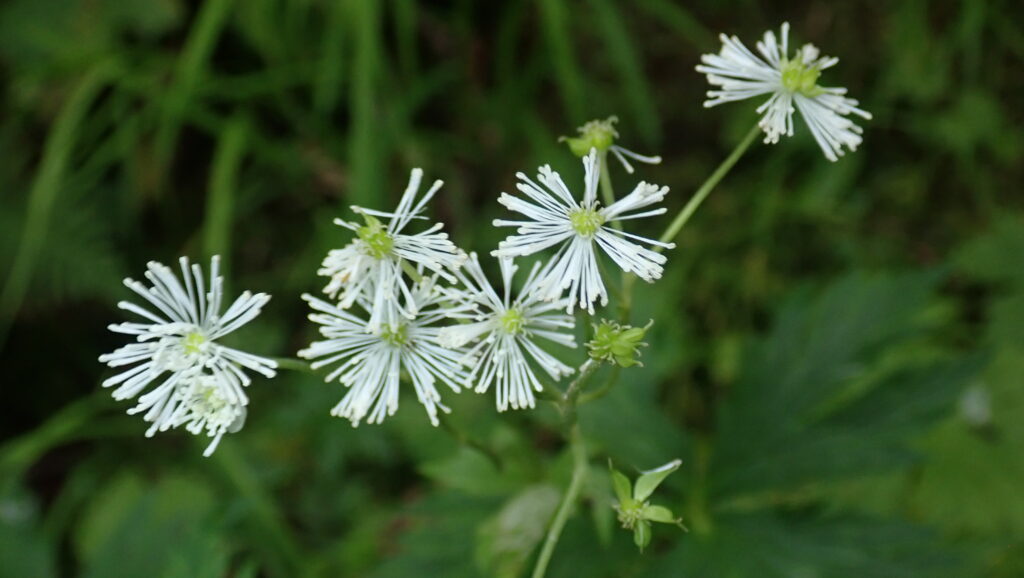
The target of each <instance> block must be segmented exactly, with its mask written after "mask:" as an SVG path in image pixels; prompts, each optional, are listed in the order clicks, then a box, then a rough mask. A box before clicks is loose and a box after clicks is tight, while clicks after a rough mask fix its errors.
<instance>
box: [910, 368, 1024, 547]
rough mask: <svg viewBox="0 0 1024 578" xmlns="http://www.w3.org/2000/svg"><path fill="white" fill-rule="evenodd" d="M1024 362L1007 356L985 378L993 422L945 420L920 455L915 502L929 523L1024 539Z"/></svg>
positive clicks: (917, 508)
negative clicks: (923, 461)
mask: <svg viewBox="0 0 1024 578" xmlns="http://www.w3.org/2000/svg"><path fill="white" fill-rule="evenodd" d="M1022 376H1024V358H1022V357H1021V356H1020V354H1019V353H1017V352H1011V351H1005V352H1004V353H1003V354H1002V355H1000V356H999V357H998V358H997V359H996V360H995V362H994V363H993V364H992V367H991V368H990V370H989V371H988V372H987V373H986V375H985V378H984V380H983V381H982V382H981V383H983V384H984V386H985V388H986V390H987V391H988V392H989V395H990V396H991V397H990V399H989V400H988V404H989V411H990V412H991V418H990V419H991V421H990V422H988V423H971V421H973V420H971V421H968V419H966V418H967V417H968V416H966V415H963V414H961V415H959V416H956V417H951V418H950V419H948V420H946V421H945V422H944V423H943V424H942V425H941V427H939V428H938V429H937V430H936V431H935V432H934V433H932V434H931V435H929V436H928V437H927V439H926V440H925V442H924V444H923V446H922V450H923V451H926V452H928V454H929V456H930V457H931V459H930V460H929V461H928V462H927V463H926V464H925V465H924V466H923V468H922V470H921V472H920V482H919V486H918V487H917V488H916V491H915V495H914V497H913V503H914V505H915V509H916V511H918V512H919V514H920V515H921V516H922V517H923V518H924V519H926V520H927V521H929V522H932V523H934V524H936V525H938V526H940V527H943V528H947V529H949V530H951V531H956V532H982V533H987V534H990V535H992V536H1000V537H1005V536H1008V535H1012V536H1017V537H1024V499H1021V494H1020V482H1021V480H1024V419H1021V416H1022V415H1024V387H1022V383H1024V381H1022Z"/></svg>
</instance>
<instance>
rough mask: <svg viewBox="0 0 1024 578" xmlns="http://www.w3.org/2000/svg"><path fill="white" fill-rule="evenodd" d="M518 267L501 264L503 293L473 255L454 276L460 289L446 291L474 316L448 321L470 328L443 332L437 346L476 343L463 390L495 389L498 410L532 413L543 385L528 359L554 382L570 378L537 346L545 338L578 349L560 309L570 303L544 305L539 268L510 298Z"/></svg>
mask: <svg viewBox="0 0 1024 578" xmlns="http://www.w3.org/2000/svg"><path fill="white" fill-rule="evenodd" d="M516 269H517V267H516V266H515V265H514V264H513V263H512V260H511V259H502V260H501V276H502V285H503V288H504V289H503V292H502V294H501V296H499V295H498V292H497V291H495V290H494V287H493V286H492V285H491V283H490V281H488V280H487V277H486V276H485V275H484V273H483V270H482V269H481V268H480V261H479V260H478V258H477V256H476V254H475V253H473V254H471V255H470V258H469V260H468V261H466V264H465V265H464V266H463V268H462V270H461V271H460V272H459V273H458V277H459V280H460V281H461V283H462V286H463V287H464V289H449V290H447V294H448V295H450V296H451V297H452V298H453V301H456V302H461V303H466V304H469V306H470V307H471V308H472V311H466V312H464V313H461V314H457V315H452V314H449V317H455V318H460V317H461V318H463V319H466V320H469V321H470V322H469V323H463V324H459V325H452V326H449V327H445V328H444V329H442V330H441V331H440V333H439V334H438V342H439V343H441V344H442V345H444V346H446V347H464V346H466V345H469V344H474V343H475V344H474V345H473V346H472V349H470V354H471V355H474V356H476V360H475V363H474V364H473V369H472V371H470V373H469V374H468V375H467V376H466V381H465V384H466V387H469V386H470V384H472V383H475V384H476V386H475V390H476V391H477V392H479V393H484V392H486V391H487V390H488V389H490V387H491V385H492V384H494V385H495V394H496V404H497V408H498V411H505V410H506V409H508V408H509V407H512V409H525V408H528V407H529V408H532V407H534V405H535V398H534V394H533V392H534V391H541V390H542V389H543V386H542V385H541V383H540V380H538V379H537V376H536V374H535V373H534V371H533V368H532V367H531V366H530V362H529V360H531V359H532V360H533V361H534V362H535V363H536V364H537V365H539V366H540V368H541V369H543V370H544V372H545V373H547V374H548V375H549V376H551V378H552V379H555V380H558V379H561V378H562V377H564V376H566V375H569V374H570V373H572V372H573V369H572V368H571V367H569V366H568V365H566V364H564V363H562V362H561V361H559V360H558V359H556V358H555V357H554V356H552V355H551V354H550V353H548V352H546V351H544V350H543V349H541V348H540V347H539V346H538V345H537V343H536V341H537V338H543V339H546V340H548V341H552V342H555V343H558V344H559V345H563V346H565V347H576V342H575V340H574V339H573V334H572V332H573V328H574V327H575V320H574V318H573V317H572V316H571V315H567V314H565V312H564V310H565V309H566V308H567V307H568V306H569V302H568V299H557V300H554V301H542V300H541V299H540V293H539V292H538V291H536V290H535V289H536V285H537V281H538V279H540V275H539V273H540V263H536V264H535V265H534V267H533V269H532V270H531V271H530V275H529V276H528V277H527V279H526V284H525V285H524V286H523V290H522V291H521V292H520V293H519V296H518V297H516V298H515V299H512V298H511V284H512V277H513V275H514V274H515V272H516Z"/></svg>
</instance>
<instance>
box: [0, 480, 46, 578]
mask: <svg viewBox="0 0 1024 578" xmlns="http://www.w3.org/2000/svg"><path fill="white" fill-rule="evenodd" d="M0 560H3V563H2V564H0V578H25V577H29V576H31V577H32V578H50V577H51V576H53V577H55V576H57V568H56V566H55V564H54V562H55V561H56V557H55V556H54V551H53V546H52V545H51V544H50V543H49V542H48V540H46V538H45V536H44V534H43V532H42V531H41V530H40V526H39V506H38V504H36V502H35V500H34V499H33V498H32V496H31V495H30V494H28V493H27V492H25V491H24V490H21V489H20V488H5V489H4V493H3V494H2V495H0Z"/></svg>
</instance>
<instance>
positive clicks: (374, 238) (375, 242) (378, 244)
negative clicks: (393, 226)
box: [356, 214, 395, 259]
mask: <svg viewBox="0 0 1024 578" xmlns="http://www.w3.org/2000/svg"><path fill="white" fill-rule="evenodd" d="M363 220H364V221H366V224H365V225H363V226H362V227H359V229H358V230H357V231H356V236H358V237H359V238H360V239H361V240H362V241H363V242H364V243H366V248H367V251H368V252H369V254H370V256H371V257H373V258H374V259H383V258H384V257H387V256H388V255H390V254H391V249H393V248H394V246H395V240H394V239H392V238H391V235H389V234H388V231H387V229H385V228H384V225H382V224H381V222H380V220H378V219H377V218H375V217H372V216H370V215H365V214H364V215H363Z"/></svg>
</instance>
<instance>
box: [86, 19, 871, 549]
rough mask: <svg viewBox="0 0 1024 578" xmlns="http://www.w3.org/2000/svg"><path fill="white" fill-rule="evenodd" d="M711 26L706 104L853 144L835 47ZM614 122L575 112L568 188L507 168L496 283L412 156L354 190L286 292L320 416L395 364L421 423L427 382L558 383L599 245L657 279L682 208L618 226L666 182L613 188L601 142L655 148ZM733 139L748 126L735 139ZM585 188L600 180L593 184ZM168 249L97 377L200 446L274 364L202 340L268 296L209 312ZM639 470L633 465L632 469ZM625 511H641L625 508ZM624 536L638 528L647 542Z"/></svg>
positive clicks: (483, 385)
mask: <svg viewBox="0 0 1024 578" xmlns="http://www.w3.org/2000/svg"><path fill="white" fill-rule="evenodd" d="M721 38H722V43H723V47H722V49H721V51H720V52H719V53H718V54H707V55H704V56H703V57H702V58H701V64H700V65H699V66H697V70H698V71H700V72H702V73H705V74H706V75H707V79H708V82H709V83H710V84H711V85H712V86H714V87H716V88H715V89H713V90H711V91H709V92H708V100H707V101H706V102H705V106H708V107H711V106H716V105H718V104H721V103H724V102H730V101H735V100H744V99H747V98H752V97H758V96H762V95H767V96H768V99H767V101H765V102H764V103H763V104H761V105H760V107H759V108H758V109H757V111H758V113H760V114H761V115H762V116H761V118H760V120H759V122H758V125H759V127H760V128H761V130H763V131H764V133H765V142H768V143H776V142H778V141H779V140H780V138H781V136H782V135H786V136H790V135H792V134H793V112H794V111H795V110H799V111H800V112H801V114H802V116H803V118H804V119H805V121H806V123H807V126H808V128H809V129H810V132H811V134H812V135H813V137H814V138H815V140H816V141H817V143H818V145H819V146H820V147H821V149H822V151H824V153H825V156H826V157H827V158H828V159H830V160H833V161H834V160H836V159H838V157H839V156H841V155H843V154H844V149H849V150H851V151H852V150H854V149H856V147H857V146H858V145H859V144H860V143H861V140H862V139H861V133H862V130H861V128H860V127H859V126H857V125H856V124H854V123H853V122H852V121H851V120H850V119H849V118H848V117H849V116H850V115H851V114H852V115H857V116H860V117H862V118H865V119H870V118H871V115H870V114H868V113H867V112H865V111H864V110H862V109H860V108H858V103H857V101H856V100H853V99H851V98H848V97H847V96H846V89H844V88H828V87H822V86H819V85H818V78H819V77H820V75H821V73H822V71H824V70H825V69H827V68H830V67H832V66H834V65H835V64H836V63H837V62H838V60H837V59H836V58H830V57H824V56H821V55H820V53H819V51H818V49H817V48H815V47H814V46H813V45H810V44H807V45H804V46H803V47H801V48H800V49H798V50H797V51H796V52H795V53H794V54H793V55H792V56H790V52H789V25H788V24H783V25H782V30H781V35H780V38H777V37H776V36H775V34H774V33H773V32H770V31H769V32H766V33H765V34H764V37H763V39H762V41H761V42H758V43H757V51H758V52H759V53H760V56H758V55H756V54H754V53H753V52H751V51H750V50H749V49H748V48H747V47H746V46H745V45H744V44H743V43H742V42H741V41H740V40H739V39H738V38H736V37H734V36H733V37H728V36H724V35H723V36H722V37H721ZM617 121H618V119H617V118H615V117H614V116H613V117H608V118H606V119H604V120H594V121H591V122H588V123H586V124H584V125H583V126H582V127H580V128H579V129H578V136H576V137H571V138H563V140H564V141H565V142H566V143H567V145H568V147H569V149H570V151H571V152H573V153H574V154H575V155H576V156H578V157H580V158H581V159H582V164H583V173H584V178H583V185H582V190H581V191H580V192H579V194H577V193H574V192H573V189H571V188H570V187H569V186H568V185H567V184H566V183H565V181H564V180H563V179H562V177H561V175H559V174H558V173H557V172H555V171H554V170H553V169H552V168H551V167H550V166H548V165H544V166H542V167H540V168H539V169H538V170H537V174H536V176H535V177H534V178H530V177H529V176H527V175H525V174H523V173H517V175H516V177H517V181H518V182H517V183H516V189H517V191H518V193H519V194H509V193H504V192H503V193H501V195H500V196H499V197H498V199H497V201H498V203H500V204H501V205H503V206H504V207H505V208H507V209H508V210H509V211H512V212H513V213H517V214H518V216H517V217H516V218H515V219H496V220H494V221H493V224H494V226H496V227H511V228H512V229H514V231H513V232H512V233H511V234H509V235H508V236H507V237H506V238H505V239H504V240H502V241H501V242H500V243H499V244H498V246H497V248H496V249H495V250H493V251H491V252H490V255H491V256H493V257H495V258H497V261H498V263H497V266H496V269H498V270H499V271H500V275H501V286H500V287H496V286H495V285H492V283H491V282H490V281H489V280H488V278H487V275H486V274H485V272H484V269H485V268H484V264H483V263H481V261H480V258H479V257H478V255H477V254H475V253H467V252H466V251H463V250H462V249H460V248H458V247H457V246H456V245H455V244H454V243H452V241H451V240H450V239H449V238H448V235H447V233H445V232H444V231H443V228H444V227H443V225H442V224H441V223H431V222H430V220H429V218H428V217H427V215H426V213H427V207H428V205H429V203H430V201H431V200H432V199H433V198H434V197H435V195H437V193H438V192H439V191H440V190H441V187H442V185H443V183H442V181H440V180H437V181H434V183H433V184H432V185H431V186H430V187H429V188H428V189H427V190H426V191H425V192H422V194H421V189H422V188H423V187H422V185H423V171H422V170H421V169H413V170H412V173H411V175H410V177H409V182H408V185H407V186H406V188H405V191H404V192H403V194H402V196H401V198H400V200H399V202H398V205H397V207H395V209H394V211H392V212H386V211H381V210H375V209H369V208H365V207H358V206H353V207H352V212H353V214H354V215H356V218H355V219H354V220H343V219H335V221H334V222H335V224H337V225H339V226H340V227H342V228H344V229H347V230H349V231H351V233H352V234H353V237H352V239H351V241H350V242H348V244H347V245H344V246H343V247H341V248H339V249H335V250H332V251H330V252H329V253H328V254H327V256H326V257H325V258H324V260H323V262H322V265H321V267H320V269H319V270H318V271H317V273H318V274H319V275H321V276H324V277H326V278H327V283H326V285H325V286H324V288H323V296H321V297H314V296H312V295H308V294H307V295H303V299H305V300H306V301H307V302H308V304H309V306H310V308H311V309H312V313H310V315H309V319H310V320H311V321H313V322H314V323H316V324H317V325H318V326H319V331H320V334H321V336H322V339H321V340H319V341H315V342H313V343H311V344H310V345H309V346H308V347H306V348H304V349H302V350H301V351H299V356H300V357H302V358H304V359H308V360H310V362H311V363H310V365H311V367H312V368H313V369H314V370H317V369H321V368H329V369H328V371H327V373H326V376H325V379H326V381H338V382H340V383H341V384H343V385H344V386H345V387H346V388H347V392H346V394H345V395H344V397H343V398H342V399H341V401H340V402H339V403H338V404H337V405H335V406H334V408H333V409H332V410H331V413H332V415H335V416H339V417H344V418H346V419H348V420H349V421H351V422H352V424H353V425H359V424H360V423H361V422H363V421H366V422H369V423H380V422H381V421H383V420H384V419H385V418H386V417H388V416H390V415H393V414H394V413H395V412H396V411H397V410H398V405H399V397H400V383H401V380H402V378H403V376H405V377H407V379H408V381H409V382H411V383H412V387H413V389H414V391H415V393H416V397H417V399H418V400H419V402H420V403H421V404H422V405H423V407H424V408H425V410H426V413H427V416H428V418H429V420H430V421H431V423H433V424H434V425H438V424H439V423H440V421H439V420H440V416H441V414H443V413H447V412H448V411H450V410H449V408H448V406H447V405H445V403H444V401H443V399H442V392H443V391H445V390H450V391H451V392H459V391H461V390H463V389H472V390H474V391H476V392H480V393H484V392H488V391H490V390H491V389H492V388H493V389H494V391H495V398H496V406H497V409H498V410H499V411H505V410H507V409H509V408H512V409H524V408H532V407H534V405H535V403H536V398H535V394H536V393H537V392H541V391H543V390H544V389H545V387H546V383H550V382H547V380H551V381H555V382H557V381H558V380H561V379H563V378H565V377H566V376H568V375H570V374H572V373H573V372H574V370H573V368H572V367H570V366H569V365H567V364H566V363H565V362H564V361H562V360H561V359H559V357H558V356H556V355H555V354H553V353H552V352H549V351H548V350H547V349H546V347H547V346H549V345H552V344H554V345H558V346H560V347H562V348H575V347H576V340H575V337H574V335H575V327H576V323H575V317H574V316H573V313H574V311H575V310H576V309H577V308H579V309H580V310H584V311H586V312H588V313H590V314H594V312H595V307H597V306H602V307H603V306H606V305H607V304H608V300H609V291H608V288H607V287H606V285H605V279H604V276H605V273H604V267H603V265H604V264H605V262H606V261H610V262H611V263H614V264H615V265H616V266H617V267H618V268H619V269H620V270H621V271H622V272H623V275H624V276H623V279H624V282H623V286H627V285H629V283H627V282H626V281H629V282H630V283H631V280H632V277H630V276H636V277H639V278H640V279H642V280H644V281H647V282H653V281H655V280H657V279H659V278H661V276H662V273H663V270H664V266H665V263H666V257H665V255H664V254H663V253H662V251H663V250H664V249H671V248H674V247H675V245H674V244H673V243H671V242H668V241H669V240H670V238H671V237H672V236H673V234H674V232H677V231H678V227H681V226H682V225H681V223H683V222H684V221H678V219H677V221H678V223H679V224H678V226H677V225H676V224H674V225H673V227H674V228H673V227H670V229H669V232H668V233H666V237H665V238H664V240H655V239H651V238H647V237H644V236H640V235H638V234H636V233H633V232H629V231H627V230H626V228H627V226H628V225H631V224H632V221H634V220H637V219H643V218H646V217H654V216H658V215H662V214H664V213H665V211H666V209H665V208H664V207H662V206H660V205H661V203H662V201H664V199H665V197H666V195H667V194H668V192H669V189H668V187H663V186H659V185H654V184H650V183H647V182H644V181H641V182H639V183H638V184H636V186H635V187H634V188H633V189H632V190H631V191H630V192H629V193H628V194H626V195H624V196H622V197H620V198H618V199H616V198H614V195H613V194H612V191H611V187H610V182H611V181H610V175H609V171H608V167H607V166H606V163H607V162H608V157H609V153H611V155H612V156H614V157H615V158H616V159H618V161H619V162H621V164H622V166H623V168H624V169H625V170H626V172H627V173H629V174H632V173H633V172H634V168H633V166H632V165H631V164H630V160H632V161H635V162H641V163H646V164H657V163H660V162H661V157H658V156H645V155H640V154H637V153H635V152H632V151H630V150H627V149H625V148H623V147H622V146H620V145H618V144H616V140H617V139H618V138H619V133H618V131H617V130H616V128H615V124H616V122H617ZM750 142H751V139H749V138H748V139H747V140H745V141H744V144H743V145H741V147H743V148H744V149H745V147H746V146H747V145H749V144H750ZM737 151H739V152H742V150H741V149H737ZM735 154H738V153H735ZM730 166H731V165H730ZM599 187H605V188H604V190H603V191H602V193H603V194H602V195H600V197H601V198H599V195H598V190H599ZM708 190H710V189H708ZM706 192H707V191H705V192H704V195H706ZM702 199H703V195H702V194H697V195H695V196H694V198H693V199H691V201H690V203H689V204H688V205H687V208H686V209H684V211H683V212H682V213H681V216H683V215H689V214H691V213H692V211H693V210H695V208H696V206H697V205H698V204H699V203H700V202H701V200H702ZM684 220H685V219H684ZM545 251H550V252H551V256H550V258H548V259H546V260H536V256H538V255H539V254H541V253H542V252H545ZM523 258H534V259H535V262H533V263H532V264H531V265H530V266H529V267H528V274H527V275H526V279H525V282H524V283H523V284H522V285H521V287H520V289H519V290H518V291H516V290H515V287H514V286H513V282H514V278H515V274H516V272H517V270H518V269H519V265H518V264H517V263H516V260H517V259H523ZM180 265H181V277H180V279H179V277H178V276H177V275H176V274H175V273H174V272H173V271H172V270H171V269H170V268H168V267H166V266H164V265H161V264H159V263H150V264H149V267H148V270H147V272H146V274H145V275H146V278H147V279H148V281H149V282H150V285H149V286H146V285H143V284H142V283H140V282H137V281H133V280H131V279H128V280H126V281H125V283H126V285H127V286H128V288H129V289H131V290H132V291H134V292H135V293H137V294H138V295H139V296H140V297H141V298H142V299H143V300H144V301H145V306H139V305H136V304H132V303H127V302H122V303H121V304H119V306H120V307H121V308H122V309H125V310H127V311H129V312H131V313H133V314H135V315H138V316H139V317H140V318H141V321H135V322H126V323H121V324H116V325H111V326H110V329H111V330H112V331H114V332H117V333H121V334H126V335H131V336H134V337H135V341H134V342H133V343H130V344H128V345H125V346H124V347H121V348H120V349H118V350H116V351H114V352H113V353H110V354H106V355H103V356H101V357H100V361H102V362H104V363H106V364H107V365H109V366H110V367H112V368H118V369H121V372H120V373H118V374H117V375H114V376H112V377H110V378H109V379H107V380H106V381H105V382H103V386H104V387H115V389H114V391H113V396H114V398H115V399H119V400H120V399H137V405H136V406H135V407H133V408H132V409H130V410H129V413H142V414H143V419H144V420H145V421H147V422H149V423H150V424H151V426H150V428H149V430H148V431H147V432H146V435H147V436H151V435H153V434H154V433H155V432H157V431H165V430H168V429H171V428H177V427H179V426H184V427H185V429H186V430H188V431H189V432H192V433H194V434H200V433H203V432H205V433H206V435H207V436H209V437H211V438H213V439H212V442H211V443H210V445H209V447H208V448H207V450H206V452H205V453H206V455H209V454H210V453H211V452H213V451H214V449H215V448H216V446H217V444H218V443H219V441H220V439H221V437H222V436H223V435H224V434H225V433H228V432H233V431H237V430H238V429H239V428H241V426H242V424H243V423H244V420H245V416H246V406H247V404H248V398H247V397H246V395H245V391H244V388H245V387H246V386H248V385H249V383H250V377H249V376H248V373H247V372H256V373H259V374H262V375H264V376H266V377H273V376H274V375H275V368H276V367H277V365H276V363H275V362H274V361H273V360H270V359H267V358H263V357H259V356H256V355H252V354H250V353H246V352H244V351H241V350H238V349H233V348H230V347H227V346H225V345H223V344H221V343H219V342H218V340H219V339H220V338H222V337H224V336H226V335H228V334H229V333H231V332H233V331H235V330H236V329H238V328H240V327H241V326H242V325H244V324H246V323H248V322H249V321H251V320H252V319H254V318H255V317H256V316H257V315H259V313H260V311H261V309H262V307H263V306H264V305H265V304H266V303H267V301H268V300H269V299H270V297H269V296H268V295H266V294H264V293H258V294H252V293H249V292H248V291H247V292H244V293H243V294H242V295H241V296H240V297H239V298H238V299H236V300H235V301H234V303H232V304H231V306H230V307H228V308H227V311H225V312H224V313H223V314H221V305H222V303H221V302H222V300H223V283H224V280H223V278H222V277H221V276H220V275H219V269H218V268H219V259H218V258H217V257H214V258H213V260H212V262H211V265H210V267H211V271H210V277H209V284H208V286H207V284H206V282H205V279H204V277H203V274H202V271H201V268H200V267H199V266H198V265H190V264H189V263H188V261H187V260H186V259H185V258H182V259H181V262H180ZM648 327H649V325H648ZM594 328H595V329H594V332H593V335H592V337H593V339H592V340H591V341H589V342H588V343H587V344H586V347H587V352H588V354H589V355H590V356H591V357H592V358H593V360H598V361H605V362H609V363H615V364H617V365H619V366H621V367H629V366H632V365H636V364H638V363H639V361H638V357H639V348H640V347H641V346H643V345H645V344H644V343H642V341H641V340H642V339H643V336H644V332H645V331H646V329H647V327H643V328H636V327H630V326H628V325H627V326H620V325H618V324H615V323H611V322H604V323H602V324H601V325H595V326H594ZM593 360H591V361H588V363H587V364H586V365H584V366H583V367H584V370H583V371H581V374H585V373H586V370H588V369H589V368H591V367H592V366H593V364H594V361H593ZM581 379H582V377H581ZM154 384H155V385H154ZM659 475H660V474H659ZM638 483H641V484H642V483H645V482H643V478H642V479H641V482H638ZM620 493H622V492H620ZM640 494H644V492H640ZM620 497H621V496H620ZM645 497H646V495H637V496H634V497H633V498H631V499H632V500H633V501H632V502H628V503H627V502H625V501H624V502H623V504H625V505H623V506H622V510H621V512H622V513H623V514H622V515H623V516H625V518H624V520H625V521H624V523H627V524H628V525H630V527H639V528H641V530H642V531H646V530H643V528H646V527H647V526H648V525H645V524H646V521H666V520H667V519H668V517H667V515H663V514H664V512H661V511H660V510H657V509H656V508H655V509H653V510H652V509H650V508H647V505H646V502H644V499H645ZM623 500H625V498H623ZM634 502H635V503H634ZM641 506H643V508H641ZM644 508H647V509H644ZM652 512H653V514H652ZM638 516H639V517H638ZM644 516H646V518H645V517H644ZM638 520H639V521H644V523H643V524H639V525H638V522H637V521H638ZM645 520H646V521H645ZM641 538H643V537H642V536H641V537H639V538H638V540H639V542H638V543H641V542H642V544H641V545H644V544H646V538H644V539H641Z"/></svg>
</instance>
